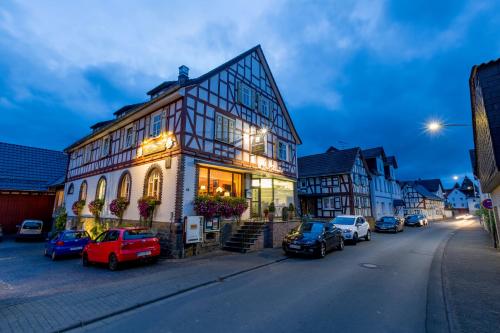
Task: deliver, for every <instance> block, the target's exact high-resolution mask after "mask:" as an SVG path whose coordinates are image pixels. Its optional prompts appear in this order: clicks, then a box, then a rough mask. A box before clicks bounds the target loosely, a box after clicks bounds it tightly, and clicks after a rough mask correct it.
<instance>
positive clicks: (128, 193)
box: [116, 171, 132, 202]
mask: <svg viewBox="0 0 500 333" xmlns="http://www.w3.org/2000/svg"><path fill="white" fill-rule="evenodd" d="M127 178H128V187H127V190H126V192H127V193H126V195H125V196H122V194H123V193H122V189H123V182H124V181H125V180H126V179H127ZM131 189H132V176H131V175H130V172H128V171H125V172H123V173H122V174H121V176H120V181H119V182H118V191H117V194H118V195H117V196H116V197H117V198H120V199H124V200H126V201H127V202H130V192H131Z"/></svg>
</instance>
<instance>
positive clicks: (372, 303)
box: [85, 222, 467, 332]
mask: <svg viewBox="0 0 500 333" xmlns="http://www.w3.org/2000/svg"><path fill="white" fill-rule="evenodd" d="M465 223H467V222H452V223H436V224H433V225H432V226H431V227H428V228H406V230H405V232H403V233H400V234H397V235H394V234H376V235H374V237H373V240H372V241H371V242H361V243H359V244H358V245H357V246H349V247H346V249H345V251H344V252H333V253H331V254H330V255H328V256H327V257H326V258H325V259H323V260H318V259H313V260H311V259H302V258H291V259H289V260H286V261H283V262H280V263H277V264H274V265H271V266H267V267H264V268H261V269H258V270H255V271H252V272H249V273H246V274H242V275H238V276H236V277H234V278H229V279H227V280H224V281H223V282H221V283H218V284H215V285H210V286H208V287H204V288H200V289H197V290H193V291H191V292H188V293H185V294H182V295H179V296H176V297H173V298H171V299H167V300H164V301H161V302H158V303H155V304H151V305H148V306H145V307H142V308H140V309H137V310H134V311H131V312H129V313H126V314H124V315H121V316H116V317H113V318H109V319H106V320H104V321H100V322H98V323H96V324H95V325H91V326H89V327H87V328H85V330H88V331H98V332H117V331H121V332H134V331H138V330H141V331H143V332H158V331H159V330H161V331H165V332H200V331H203V332H230V331H233V332H234V331H236V332H263V331H271V332H304V331H305V332H312V331H314V332H318V331H335V330H337V329H338V330H343V331H347V332H366V331H370V332H425V331H426V311H427V288H428V286H429V281H428V278H429V270H430V267H431V263H432V260H433V255H434V252H435V251H436V249H437V248H438V246H439V244H440V243H441V242H442V241H443V240H445V239H446V238H447V237H449V236H450V234H451V233H452V232H454V231H455V230H456V228H457V227H458V226H459V225H462V224H465ZM366 264H368V265H366Z"/></svg>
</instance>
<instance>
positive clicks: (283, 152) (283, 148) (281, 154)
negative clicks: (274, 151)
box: [278, 141, 288, 161]
mask: <svg viewBox="0 0 500 333" xmlns="http://www.w3.org/2000/svg"><path fill="white" fill-rule="evenodd" d="M287 155H288V145H287V144H286V143H284V142H281V141H279V142H278V159H280V160H282V161H288V156H287Z"/></svg>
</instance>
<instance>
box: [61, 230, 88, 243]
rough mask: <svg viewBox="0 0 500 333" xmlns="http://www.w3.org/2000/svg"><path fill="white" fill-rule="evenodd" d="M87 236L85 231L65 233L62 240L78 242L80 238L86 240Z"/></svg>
mask: <svg viewBox="0 0 500 333" xmlns="http://www.w3.org/2000/svg"><path fill="white" fill-rule="evenodd" d="M87 237H88V234H87V233H86V232H85V231H74V232H66V233H65V234H64V237H63V240H66V241H69V240H78V239H82V238H87Z"/></svg>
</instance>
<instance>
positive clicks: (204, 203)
mask: <svg viewBox="0 0 500 333" xmlns="http://www.w3.org/2000/svg"><path fill="white" fill-rule="evenodd" d="M247 208H248V203H247V201H246V200H245V199H244V198H234V197H220V196H217V197H214V196H210V195H199V196H197V197H196V199H195V200H194V210H195V212H196V214H198V215H201V216H203V217H205V218H207V219H208V218H212V217H214V216H223V217H225V218H230V217H233V216H237V217H240V216H241V214H243V212H244V211H245V210H246V209H247Z"/></svg>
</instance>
